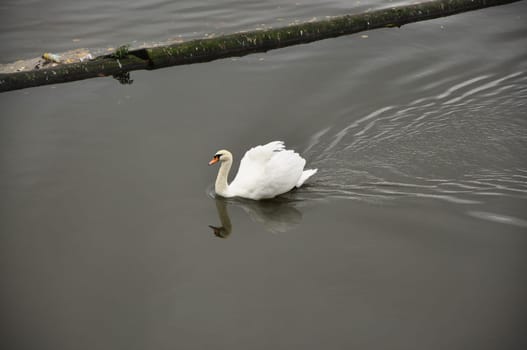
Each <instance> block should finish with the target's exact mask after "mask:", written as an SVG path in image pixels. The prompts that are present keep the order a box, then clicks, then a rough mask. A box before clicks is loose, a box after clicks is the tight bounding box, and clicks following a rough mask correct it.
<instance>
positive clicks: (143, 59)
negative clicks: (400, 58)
mask: <svg viewBox="0 0 527 350" xmlns="http://www.w3.org/2000/svg"><path fill="white" fill-rule="evenodd" d="M516 1H520V0H436V1H428V2H423V3H419V4H412V5H405V6H398V7H392V8H387V9H381V10H376V11H371V12H366V13H360V14H354V15H344V16H337V17H332V18H329V19H326V20H322V21H315V22H306V23H300V24H295V25H290V26H288V27H283V28H277V29H267V30H256V31H251V32H245V33H236V34H230V35H224V36H219V37H215V38H208V39H196V40H192V41H189V42H184V43H177V44H172V45H166V46H158V47H152V48H143V49H136V50H120V51H119V50H118V52H116V53H114V54H111V55H104V56H99V57H96V58H95V59H93V60H89V61H85V62H75V63H64V64H60V63H59V64H56V65H55V66H54V67H50V68H41V69H33V70H29V71H24V72H13V73H2V74H0V92H4V91H10V90H17V89H24V88H28V87H34V86H40V85H48V84H58V83H64V82H69V81H75V80H83V79H88V78H95V77H104V76H121V75H123V74H124V73H126V72H130V71H134V70H140V69H158V68H163V67H169V66H176V65H183V64H192V63H200V62H208V61H212V60H216V59H221V58H226V57H240V56H245V55H248V54H251V53H256V52H266V51H269V50H274V49H279V48H282V47H286V46H292V45H298V44H306V43H310V42H313V41H318V40H323V39H328V38H334V37H338V36H341V35H347V34H353V33H358V32H361V31H366V30H371V29H378V28H392V27H400V26H402V25H404V24H408V23H413V22H419V21H424V20H429V19H433V18H438V17H444V16H450V15H453V14H457V13H461V12H467V11H472V10H477V9H481V8H485V7H490V6H497V5H503V4H508V3H513V2H516ZM123 47H125V46H123Z"/></svg>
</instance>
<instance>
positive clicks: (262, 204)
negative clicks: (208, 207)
mask: <svg viewBox="0 0 527 350" xmlns="http://www.w3.org/2000/svg"><path fill="white" fill-rule="evenodd" d="M214 201H215V203H216V210H217V211H218V217H219V220H220V223H221V226H213V225H209V227H210V228H211V229H212V231H213V233H214V235H216V236H217V237H220V238H227V237H228V236H229V235H230V234H231V232H232V223H231V219H230V217H229V212H228V210H227V207H228V206H235V207H241V208H242V209H243V210H244V211H245V212H246V213H247V214H248V215H249V217H250V218H251V220H252V221H254V222H257V223H259V224H262V225H263V226H264V228H265V229H266V230H267V231H270V232H273V233H281V232H286V231H289V230H291V229H292V228H293V227H295V226H296V225H298V224H299V223H300V221H301V220H302V212H301V211H300V210H298V208H297V205H296V204H297V203H298V202H294V201H291V200H288V199H284V198H280V199H273V200H265V201H253V200H244V199H225V198H220V197H216V198H214Z"/></svg>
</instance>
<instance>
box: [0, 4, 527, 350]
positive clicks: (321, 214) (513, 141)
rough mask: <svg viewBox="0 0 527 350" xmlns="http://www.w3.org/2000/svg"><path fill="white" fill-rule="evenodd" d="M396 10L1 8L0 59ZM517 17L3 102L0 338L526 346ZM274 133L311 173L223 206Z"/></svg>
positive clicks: (17, 343) (134, 344)
mask: <svg viewBox="0 0 527 350" xmlns="http://www.w3.org/2000/svg"><path fill="white" fill-rule="evenodd" d="M392 3H396V2H391V1H383V2H375V1H371V0H370V1H361V2H356V1H350V2H346V1H337V2H330V1H327V2H323V1H296V2H293V1H265V2H262V1H204V0H200V1H188V0H187V1H178V2H173V1H157V2H147V1H144V0H140V1H139V0H138V1H113V2H111V4H108V3H106V2H103V1H89V2H88V1H85V2H66V1H46V2H44V1H3V2H2V5H1V6H0V16H1V18H2V21H0V41H1V42H2V43H3V47H4V50H2V52H0V62H3V63H6V62H9V61H13V60H15V59H20V58H31V57H36V56H38V55H40V54H41V53H42V52H43V51H49V52H60V51H64V50H67V49H71V48H74V47H87V48H91V49H106V48H108V47H112V46H115V45H119V44H122V43H124V42H132V41H133V40H136V41H135V42H132V43H133V44H135V45H141V44H143V43H147V44H148V43H152V42H154V41H163V40H170V39H171V38H178V37H180V36H181V38H183V39H184V40H186V39H189V38H192V37H201V36H209V35H211V34H215V35H218V34H221V33H230V32H233V31H238V30H244V29H253V28H256V27H265V26H267V27H269V26H280V25H287V23H291V22H294V21H303V20H310V19H312V18H314V17H316V18H323V17H324V16H330V15H336V14H342V13H351V12H361V11H365V10H368V9H369V8H380V7H384V6H388V5H390V4H392ZM397 3H402V2H397ZM526 14H527V3H526V2H520V3H517V4H513V5H507V6H502V7H496V8H490V9H485V10H481V11H476V12H471V13H466V14H461V15H457V16H453V17H447V18H443V19H437V20H433V21H427V22H422V23H417V24H411V25H407V26H404V27H402V28H400V29H384V30H376V31H370V32H364V33H361V34H358V35H352V36H347V37H342V38H337V39H331V40H326V41H321V42H317V43H312V44H309V45H301V46H296V47H290V48H287V49H282V50H278V51H271V52H268V53H266V54H255V55H251V56H247V57H243V58H239V59H225V60H220V61H215V62H210V63H206V64H197V65H190V66H181V67H174V68H169V69H163V70H157V71H151V72H145V71H138V72H133V73H132V79H133V80H134V82H133V84H131V85H120V84H119V83H118V82H117V81H116V80H113V79H111V78H104V79H93V80H86V81H80V82H75V83H69V84H63V85H57V86H47V87H41V88H33V89H27V90H21V91H14V92H10V93H3V94H1V95H0V106H1V114H2V116H1V118H0V166H1V172H0V191H1V194H2V196H1V197H0V198H1V199H0V259H1V260H0V273H1V279H2V287H1V289H0V307H1V310H2V311H1V312H0V322H1V323H2V325H3V326H2V327H1V328H0V329H1V331H0V332H1V333H2V336H1V338H0V339H1V340H0V342H1V343H2V344H5V345H7V346H5V345H3V346H2V348H3V349H208V348H214V349H323V348H327V349H350V348H358V349H521V348H525V346H526V345H527V337H526V336H525V335H524V333H525V332H524V325H525V321H526V318H527V317H526V316H527V307H526V305H527V298H526V295H527V264H526V262H527V258H526V253H525V252H526V248H527V211H526V208H527V159H526V157H525V154H526V152H527V118H526V110H527V109H526V102H527V50H526V48H527V24H526V23H527V21H526ZM272 140H283V141H285V142H286V144H287V146H288V147H290V148H293V149H295V150H297V151H299V152H300V153H301V154H302V155H303V156H304V157H305V158H306V159H307V162H308V166H309V167H316V168H318V169H319V173H318V174H317V175H316V176H315V177H314V178H313V180H312V181H311V182H310V184H309V185H308V186H306V187H303V188H301V189H298V190H296V191H293V192H291V193H289V194H287V195H285V196H282V197H280V198H278V199H275V200H271V201H264V202H254V201H248V200H237V199H230V200H223V199H220V198H215V196H214V192H213V181H214V178H215V176H216V171H217V168H213V167H208V166H207V162H208V161H209V159H210V158H211V157H212V155H213V154H214V152H215V151H216V150H217V149H220V148H227V149H229V150H231V151H232V152H233V154H234V156H235V157H237V159H239V158H240V157H241V156H242V155H243V152H244V151H245V150H247V149H248V148H250V147H252V146H254V145H257V144H262V143H266V142H269V141H272ZM236 166H237V164H235V167H236ZM209 226H212V228H211V227H209Z"/></svg>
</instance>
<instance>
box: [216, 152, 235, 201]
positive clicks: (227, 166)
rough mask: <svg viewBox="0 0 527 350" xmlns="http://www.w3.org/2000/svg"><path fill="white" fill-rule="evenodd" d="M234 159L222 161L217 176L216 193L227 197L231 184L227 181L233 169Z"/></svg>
mask: <svg viewBox="0 0 527 350" xmlns="http://www.w3.org/2000/svg"><path fill="white" fill-rule="evenodd" d="M231 165H232V160H230V159H228V160H226V161H223V162H221V165H220V170H219V171H218V177H216V183H215V186H214V187H215V188H214V189H215V190H216V193H217V194H219V195H220V196H223V197H227V196H228V193H227V192H228V189H229V184H228V183H227V178H228V176H229V171H230V170H231Z"/></svg>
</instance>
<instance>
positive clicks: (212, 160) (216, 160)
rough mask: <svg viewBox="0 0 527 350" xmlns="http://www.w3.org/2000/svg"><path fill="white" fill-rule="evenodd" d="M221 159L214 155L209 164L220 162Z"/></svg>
mask: <svg viewBox="0 0 527 350" xmlns="http://www.w3.org/2000/svg"><path fill="white" fill-rule="evenodd" d="M219 160H220V159H219V158H217V157H214V158H212V159H211V160H210V162H209V165H212V164H214V163H218V161H219Z"/></svg>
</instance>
